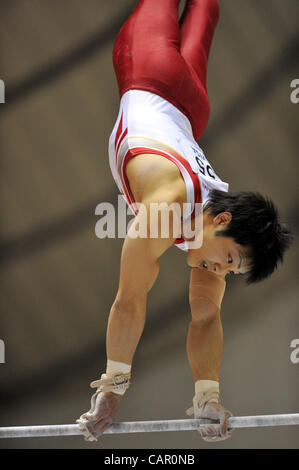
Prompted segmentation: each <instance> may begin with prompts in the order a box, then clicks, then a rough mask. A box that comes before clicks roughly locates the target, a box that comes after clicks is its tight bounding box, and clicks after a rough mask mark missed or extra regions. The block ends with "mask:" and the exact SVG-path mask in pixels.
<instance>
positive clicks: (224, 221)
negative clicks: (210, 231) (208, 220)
mask: <svg viewBox="0 0 299 470" xmlns="http://www.w3.org/2000/svg"><path fill="white" fill-rule="evenodd" d="M232 218H233V217H232V215H231V213H230V212H220V214H217V215H216V216H215V217H214V219H213V225H214V226H215V227H216V226H217V225H228V224H229V223H230V221H231V220H232Z"/></svg>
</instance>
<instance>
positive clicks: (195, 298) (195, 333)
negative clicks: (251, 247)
mask: <svg viewBox="0 0 299 470" xmlns="http://www.w3.org/2000/svg"><path fill="white" fill-rule="evenodd" d="M224 291H225V278H224V277H222V276H218V275H216V274H214V273H211V272H209V271H205V270H202V269H199V268H192V271H191V276H190V288H189V302H190V308H191V322H190V325H189V331H188V337H187V354H188V359H189V363H190V367H191V369H192V373H193V378H194V381H195V382H196V381H197V380H202V379H203V380H216V381H219V375H220V364H221V356H222V343H223V335H222V324H221V318H220V308H221V302H222V298H223V295H224Z"/></svg>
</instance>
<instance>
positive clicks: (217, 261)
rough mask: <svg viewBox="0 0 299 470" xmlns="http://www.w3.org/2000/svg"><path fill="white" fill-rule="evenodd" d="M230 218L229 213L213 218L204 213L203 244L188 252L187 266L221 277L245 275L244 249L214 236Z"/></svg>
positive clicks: (223, 227) (226, 238)
mask: <svg viewBox="0 0 299 470" xmlns="http://www.w3.org/2000/svg"><path fill="white" fill-rule="evenodd" d="M231 218H232V216H231V214H230V213H229V212H222V213H221V214H218V215H217V216H216V217H214V218H213V217H211V216H210V215H209V214H205V213H204V219H203V244H202V246H201V248H199V249H196V250H189V251H188V255H187V263H188V265H189V266H191V267H197V268H200V269H206V270H208V271H212V272H215V274H218V275H221V276H223V275H226V274H230V273H233V274H244V273H246V271H247V269H246V268H247V267H246V256H245V249H244V247H242V246H241V245H238V244H237V243H236V242H235V241H234V240H233V239H232V238H228V237H223V236H216V235H215V233H216V232H218V231H219V230H224V229H225V228H226V226H227V225H228V224H229V222H230V221H231Z"/></svg>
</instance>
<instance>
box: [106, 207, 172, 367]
mask: <svg viewBox="0 0 299 470" xmlns="http://www.w3.org/2000/svg"><path fill="white" fill-rule="evenodd" d="M141 218H142V215H139V214H138V216H137V217H136V218H135V220H134V226H135V225H136V224H138V223H140V219H141ZM129 235H130V232H129V233H128V236H127V237H126V239H125V242H124V245H123V249H122V255H121V266H120V280H119V287H118V292H117V295H116V298H115V301H114V303H113V305H112V308H111V311H110V315H109V321H108V329H107V358H108V359H110V360H114V361H119V362H124V363H126V364H131V363H132V360H133V356H134V353H135V350H136V348H137V345H138V342H139V339H140V337H141V334H142V331H143V328H144V323H145V315H146V301H147V295H148V292H149V291H150V289H151V288H152V286H153V284H154V282H155V280H156V279H157V277H158V273H159V261H158V259H159V257H160V256H161V255H162V254H163V253H164V252H165V251H166V250H167V249H168V248H169V247H170V246H171V245H172V244H173V239H159V238H157V239H151V238H130V236H129Z"/></svg>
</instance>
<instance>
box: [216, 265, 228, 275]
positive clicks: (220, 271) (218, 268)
mask: <svg viewBox="0 0 299 470" xmlns="http://www.w3.org/2000/svg"><path fill="white" fill-rule="evenodd" d="M213 266H214V272H215V273H216V274H219V275H221V274H225V272H226V267H225V266H223V265H222V264H220V263H214V264H213Z"/></svg>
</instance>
